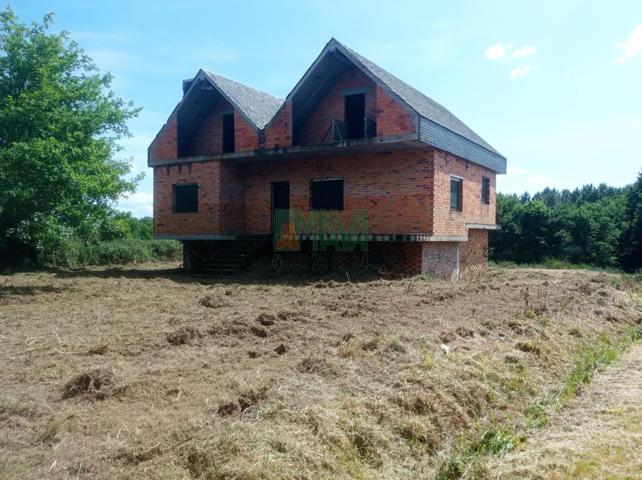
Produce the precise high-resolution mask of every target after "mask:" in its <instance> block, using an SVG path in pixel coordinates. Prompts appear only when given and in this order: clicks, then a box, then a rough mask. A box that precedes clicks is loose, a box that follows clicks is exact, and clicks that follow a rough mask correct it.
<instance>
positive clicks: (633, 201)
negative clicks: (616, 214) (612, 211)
mask: <svg viewBox="0 0 642 480" xmlns="http://www.w3.org/2000/svg"><path fill="white" fill-rule="evenodd" d="M625 212H626V213H625V218H626V224H625V226H624V232H623V235H622V240H621V242H620V254H621V257H622V265H623V266H624V268H625V269H627V270H630V271H636V270H640V269H642V171H641V172H640V174H639V175H638V179H637V181H636V182H635V184H634V185H633V187H632V188H631V189H630V190H629V192H628V195H627V202H626V211H625Z"/></svg>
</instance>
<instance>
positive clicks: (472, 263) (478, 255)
mask: <svg viewBox="0 0 642 480" xmlns="http://www.w3.org/2000/svg"><path fill="white" fill-rule="evenodd" d="M487 259H488V230H481V229H470V230H468V241H467V242H462V244H461V271H462V275H466V273H468V271H470V270H476V269H478V268H479V267H484V266H486V261H487Z"/></svg>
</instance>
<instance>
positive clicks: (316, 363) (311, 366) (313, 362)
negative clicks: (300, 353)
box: [296, 357, 337, 377]
mask: <svg viewBox="0 0 642 480" xmlns="http://www.w3.org/2000/svg"><path fill="white" fill-rule="evenodd" d="M296 369H297V370H298V371H299V372H301V373H309V374H314V375H321V376H322V377H328V376H330V377H331V376H335V375H336V374H337V371H336V368H335V366H334V365H331V364H330V363H329V362H328V361H327V360H326V359H324V358H318V357H306V358H304V359H303V360H301V361H300V362H299V363H298V364H297V366H296Z"/></svg>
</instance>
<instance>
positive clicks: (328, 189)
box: [310, 179, 343, 210]
mask: <svg viewBox="0 0 642 480" xmlns="http://www.w3.org/2000/svg"><path fill="white" fill-rule="evenodd" d="M310 208H311V209H312V210H343V180H341V179H334V180H312V182H311V184H310Z"/></svg>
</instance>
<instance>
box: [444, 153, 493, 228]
mask: <svg viewBox="0 0 642 480" xmlns="http://www.w3.org/2000/svg"><path fill="white" fill-rule="evenodd" d="M434 166H435V167H434V168H435V173H434V192H435V205H434V214H433V228H434V230H433V233H434V234H435V235H458V236H465V235H466V231H467V229H466V224H467V223H478V224H490V225H494V224H495V173H494V172H492V171H491V170H488V169H486V168H484V167H481V166H479V165H476V164H474V163H472V162H467V161H466V160H462V159H461V158H459V157H456V156H454V155H452V154H449V153H448V154H447V153H445V152H443V151H439V150H435V153H434ZM451 175H456V176H459V177H462V178H463V179H464V192H463V211H462V212H454V211H451V210H450V178H451V177H450V176H451ZM482 176H486V177H489V178H490V205H485V204H482V202H481V183H482V180H481V179H482Z"/></svg>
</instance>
